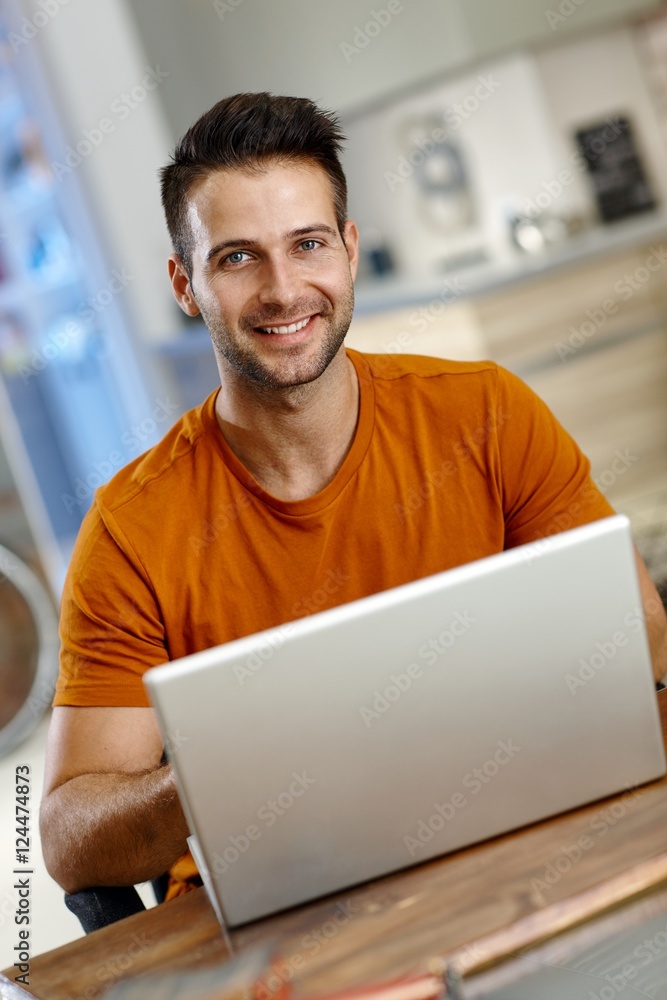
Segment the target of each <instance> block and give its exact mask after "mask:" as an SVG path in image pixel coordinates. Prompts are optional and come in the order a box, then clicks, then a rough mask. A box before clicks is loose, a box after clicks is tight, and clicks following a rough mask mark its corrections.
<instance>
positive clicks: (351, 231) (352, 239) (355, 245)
mask: <svg viewBox="0 0 667 1000" xmlns="http://www.w3.org/2000/svg"><path fill="white" fill-rule="evenodd" d="M343 242H344V243H345V249H346V250H347V256H348V258H349V261H350V271H351V272H352V281H354V279H355V278H356V276H357V267H358V266H359V230H358V229H357V227H356V225H355V224H354V222H352V220H351V219H348V220H347V222H346V223H345V228H344V229H343Z"/></svg>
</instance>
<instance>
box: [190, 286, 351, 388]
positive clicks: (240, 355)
mask: <svg viewBox="0 0 667 1000" xmlns="http://www.w3.org/2000/svg"><path fill="white" fill-rule="evenodd" d="M200 311H201V315H202V318H203V320H204V322H205V323H206V326H207V328H208V331H209V333H210V335H211V340H212V341H213V346H214V348H215V350H216V352H217V353H218V354H219V355H220V356H221V357H223V358H224V359H225V360H226V361H227V362H228V363H229V364H230V365H231V367H232V368H233V369H234V371H235V372H236V373H237V374H238V375H239V376H240V377H241V378H242V379H244V380H247V381H249V382H251V383H253V385H254V386H256V387H260V386H262V387H264V388H265V389H286V388H290V387H293V386H299V385H307V384H308V383H310V382H314V381H315V380H316V379H318V378H319V377H320V376H321V375H322V374H323V373H324V372H325V371H326V369H327V368H328V367H329V365H330V364H331V362H332V361H333V359H334V358H335V356H336V355H337V354H338V351H339V350H340V347H341V344H342V343H343V341H344V340H345V336H346V334H347V331H348V329H349V327H350V323H351V322H352V313H353V311H354V286H353V285H352V284H351V283H350V287H349V289H348V291H347V292H346V294H345V296H344V297H342V298H341V299H339V300H338V309H337V315H336V314H335V313H334V311H333V309H332V307H331V303H330V302H329V301H328V300H322V301H320V302H319V303H317V304H316V303H314V302H312V303H304V304H303V305H301V304H299V307H298V310H296V309H292V312H293V314H294V318H299V317H301V316H307V315H309V314H311V315H312V314H314V313H318V314H319V315H318V320H317V321H318V322H319V323H320V324H326V325H325V329H324V331H323V333H322V334H321V335H320V342H319V345H318V350H317V352H316V353H315V355H314V356H312V357H309V358H308V359H304V360H303V361H302V362H299V361H298V360H297V359H298V357H299V353H300V351H301V350H302V348H301V345H300V344H295V345H294V346H293V347H291V348H289V347H287V348H283V349H282V350H281V351H280V354H279V356H278V355H277V356H276V360H275V362H274V363H273V364H267V363H265V362H264V361H263V359H262V358H261V357H260V356H259V355H258V354H257V353H256V352H255V351H253V350H252V349H251V348H250V347H247V346H245V345H244V344H243V343H242V342H241V338H242V337H243V330H244V329H247V330H248V331H249V333H248V336H249V337H251V336H256V334H254V335H253V333H252V331H253V330H254V328H255V327H257V326H262V327H265V326H271V325H272V320H273V319H274V318H276V317H279V318H280V319H282V320H283V321H285V320H286V321H289V317H286V316H285V312H284V310H280V311H279V310H278V309H276V310H275V313H274V316H271V315H269V313H264V314H263V315H262V316H259V315H256V316H248V317H246V318H245V319H244V320H243V322H242V324H241V335H240V337H239V338H236V339H235V338H234V337H233V336H230V334H229V330H228V328H227V327H226V326H225V325H224V324H223V323H220V322H216V321H215V320H214V319H213V318H212V317H208V316H207V315H206V314H205V313H204V311H203V310H200ZM274 336H280V334H275V335H274Z"/></svg>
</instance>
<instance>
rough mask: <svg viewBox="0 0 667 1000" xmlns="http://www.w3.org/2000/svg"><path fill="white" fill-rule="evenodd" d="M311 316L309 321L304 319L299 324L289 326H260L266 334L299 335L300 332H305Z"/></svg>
mask: <svg viewBox="0 0 667 1000" xmlns="http://www.w3.org/2000/svg"><path fill="white" fill-rule="evenodd" d="M310 318H311V317H310V316H309V317H308V319H302V320H301V321H300V322H299V323H290V325H289V326H260V328H259V329H260V330H263V331H264V333H297V332H298V331H299V330H303V328H304V326H305V325H306V323H309V322H310Z"/></svg>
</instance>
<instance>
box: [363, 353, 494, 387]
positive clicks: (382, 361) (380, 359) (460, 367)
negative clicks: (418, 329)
mask: <svg viewBox="0 0 667 1000" xmlns="http://www.w3.org/2000/svg"><path fill="white" fill-rule="evenodd" d="M349 353H351V354H353V355H354V356H356V357H357V358H358V359H361V363H362V364H365V365H366V366H367V368H368V371H369V374H370V375H371V377H372V378H373V379H374V380H376V381H378V382H382V381H385V382H395V381H397V380H399V379H405V378H409V377H410V376H412V377H414V378H417V379H422V378H423V379H432V378H441V377H442V378H447V377H459V376H488V375H489V374H491V375H492V376H494V375H496V374H497V373H498V372H499V371H502V369H500V368H499V366H498V365H497V364H496V363H495V362H493V361H450V360H448V359H446V358H434V357H428V356H426V355H422V354H368V353H366V352H365V351H364V352H362V351H353V350H351V349H349Z"/></svg>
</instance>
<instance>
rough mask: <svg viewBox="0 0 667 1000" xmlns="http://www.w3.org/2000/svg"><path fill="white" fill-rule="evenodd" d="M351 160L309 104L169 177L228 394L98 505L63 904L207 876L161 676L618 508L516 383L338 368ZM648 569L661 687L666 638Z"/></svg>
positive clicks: (76, 676) (195, 308) (276, 111)
mask: <svg viewBox="0 0 667 1000" xmlns="http://www.w3.org/2000/svg"><path fill="white" fill-rule="evenodd" d="M341 140H342V135H341V133H340V131H339V129H338V127H337V125H336V123H335V119H332V118H331V116H329V115H327V114H326V113H323V112H321V111H320V110H318V109H317V108H316V106H315V105H314V104H312V103H311V102H310V101H307V100H302V99H296V98H282V97H271V96H270V95H268V94H247V95H237V96H235V97H231V98H228V99H226V100H224V101H221V102H220V103H219V104H217V105H216V106H215V107H214V108H212V109H211V110H210V111H209V112H208V113H207V114H205V115H204V116H203V117H202V118H201V119H200V120H199V121H198V122H197V123H196V124H195V125H194V126H193V127H192V128H191V129H190V131H189V132H188V133H187V134H186V135H185V137H184V138H183V140H182V141H181V143H180V144H179V146H178V147H177V150H176V153H175V156H174V162H173V163H172V164H170V165H169V166H167V167H165V168H164V170H163V173H162V195H163V204H164V207H165V212H166V217H167V224H168V227H169V230H170V234H171V237H172V241H173V246H174V253H173V254H172V255H171V256H170V258H169V274H170V278H171V284H172V288H173V292H174V295H175V297H176V300H177V302H178V303H179V305H180V307H181V308H182V309H183V311H184V312H185V313H187V315H189V316H195V315H197V314H199V313H201V315H202V316H203V318H204V320H205V322H206V325H207V327H208V329H209V331H210V334H211V338H212V340H213V344H214V348H215V354H216V359H217V364H218V370H219V374H220V382H221V389H220V390H219V391H218V392H216V393H213V394H211V396H209V397H208V399H207V400H205V401H204V403H203V404H202V405H201V406H200V407H198V408H197V409H195V410H193V411H190V412H189V413H188V414H186V415H185V416H184V417H183V418H182V419H181V420H180V421H178V422H177V423H176V425H175V426H174V427H173V428H172V429H171V430H170V431H169V432H168V433H167V435H166V436H165V438H164V439H163V441H162V442H160V443H159V444H158V445H157V446H156V447H155V448H153V449H152V450H151V451H149V452H147V453H146V454H145V455H143V456H140V457H139V458H138V459H136V460H135V461H133V462H131V463H130V464H129V465H128V466H126V467H125V468H124V469H122V470H121V471H120V472H119V473H118V474H117V475H116V476H115V477H114V479H113V480H112V481H111V482H110V483H108V484H107V485H106V486H104V487H102V488H101V489H100V490H98V492H97V494H96V497H95V501H94V503H93V507H92V509H91V511H90V512H89V513H88V515H87V517H86V519H85V522H84V524H83V526H82V529H81V532H80V535H79V539H78V541H77V546H76V550H75V552H74V555H73V558H72V562H71V566H70V570H69V574H68V578H67V582H66V585H65V591H64V595H63V604H62V619H61V632H62V640H63V649H62V660H61V675H60V679H59V683H58V689H57V692H56V697H55V702H54V704H55V706H56V707H55V708H54V713H53V721H52V725H51V732H50V736H49V746H48V751H47V771H46V777H45V794H44V800H43V804H42V814H41V823H42V839H43V848H44V856H45V859H46V863H47V867H48V868H49V871H50V872H51V874H52V875H53V877H54V878H55V879H56V880H57V881H58V882H59V883H60V884H61V885H62V886H63V887H64V888H65V889H66V890H68V891H69V892H75V891H77V890H79V889H82V888H86V887H90V886H97V885H128V884H132V883H136V882H140V881H144V880H147V879H150V878H154V877H155V876H157V875H159V874H160V873H162V872H164V871H166V870H168V869H171V873H172V883H171V890H170V891H171V894H172V895H173V894H176V893H178V892H180V891H183V890H184V889H186V888H187V887H188V886H189V885H190V884H192V880H193V878H195V877H196V871H195V869H194V865H193V863H192V860H191V859H190V858H189V856H188V855H184V852H185V848H186V836H187V833H188V831H187V827H186V823H185V820H184V817H183V814H182V812H181V808H180V805H179V803H178V799H177V795H176V790H175V786H174V780H173V776H172V772H171V768H170V767H169V766H168V765H164V764H162V763H161V758H162V753H163V747H162V743H161V739H160V736H159V733H158V730H157V727H156V723H155V720H154V717H153V712H152V710H151V709H150V708H149V707H148V701H147V698H146V695H145V693H144V689H143V685H142V681H141V677H142V674H143V672H144V671H145V670H146V669H147V668H148V667H150V666H153V665H156V664H158V663H162V662H164V661H166V660H168V659H174V658H177V657H180V656H183V655H185V654H188V653H192V652H195V651H197V650H200V649H203V648H206V647H209V646H213V645H217V644H219V643H222V642H225V641H228V640H230V639H233V638H237V637H240V636H243V635H247V634H249V633H252V632H255V631H258V630H260V629H265V628H268V627H271V626H275V625H280V624H281V623H283V622H286V621H289V620H293V619H295V618H299V617H302V616H303V615H305V614H308V613H309V612H310V611H312V610H319V609H323V608H325V607H331V606H334V605H337V604H341V603H343V602H345V601H350V600H353V599H356V598H359V597H361V596H364V595H365V594H369V593H372V592H376V591H379V590H382V589H385V588H388V587H392V586H396V585H399V584H401V583H405V582H407V581H409V580H412V579H415V578H419V577H423V576H426V575H428V574H431V573H435V572H438V571H441V570H444V569H447V568H449V567H451V566H455V565H459V564H461V563H465V562H468V561H470V560H472V559H477V558H480V557H483V556H486V555H489V554H491V553H493V552H498V551H501V550H502V549H503V548H509V547H512V546H515V545H519V544H522V543H525V542H530V541H533V540H535V539H539V538H542V537H544V536H545V535H548V534H552V533H553V532H554V531H556V530H562V528H563V527H574V526H576V525H578V524H583V523H585V522H587V521H591V520H594V519H596V518H600V517H604V516H606V515H608V514H610V513H612V510H611V508H610V506H609V505H608V503H607V502H606V501H605V499H604V498H603V497H602V496H601V495H600V494H599V492H598V491H597V489H596V488H595V486H594V485H593V484H592V482H591V480H590V477H589V465H588V462H587V460H586V459H585V458H584V457H583V456H582V455H581V453H580V452H579V450H578V448H577V447H576V445H575V444H574V442H573V441H572V440H571V439H570V438H569V436H568V435H567V434H566V433H565V432H564V431H563V430H562V428H560V426H559V425H558V424H557V423H556V421H555V420H554V418H553V417H552V416H551V414H550V413H549V411H548V410H547V408H546V407H545V406H544V405H543V404H542V403H541V402H540V401H539V400H538V399H537V398H536V397H535V396H534V394H533V393H532V392H530V390H529V389H527V387H526V386H524V385H523V383H521V382H520V381H519V380H518V379H516V378H515V377H513V376H511V375H510V374H509V373H508V372H505V371H503V370H502V369H499V368H498V367H497V366H496V365H494V364H492V363H488V362H484V363H480V364H460V363H458V364H455V363H449V362H444V361H440V360H435V359H428V358H414V357H413V358H403V357H397V358H386V357H373V356H363V355H361V354H358V353H356V352H349V353H346V351H345V348H344V344H343V340H344V337H345V334H346V332H347V329H348V326H349V324H350V320H351V317H352V309H353V281H354V278H355V275H356V269H357V259H358V234H357V230H356V227H355V225H354V223H353V222H351V221H349V220H348V219H347V215H346V186H345V178H344V175H343V172H342V169H341V167H340V163H339V151H340V143H341ZM414 496H419V497H420V498H423V502H421V505H415V504H414V503H411V504H410V505H409V506H407V505H406V498H408V497H414ZM638 565H639V568H640V573H641V583H642V591H643V597H644V602H645V608H646V613H647V620H648V624H649V630H650V633H651V645H652V654H653V658H654V664H655V674H656V678H657V677H660V676H661V675H662V674H663V673H664V671H665V667H667V629H666V627H665V617H664V612H663V611H662V607H661V605H660V602H659V599H658V597H657V594H656V592H655V588H654V587H653V585H652V584H651V582H650V580H649V578H648V574H647V573H646V570H645V568H644V567H643V564H642V563H641V561H639V562H638ZM315 595H317V596H315ZM248 736H249V738H250V739H251V738H252V733H249V734H248ZM174 737H175V739H177V738H178V737H177V734H174ZM239 752H242V748H239ZM214 786H215V781H214V775H213V776H212V791H213V792H214ZM179 859H180V860H179Z"/></svg>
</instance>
